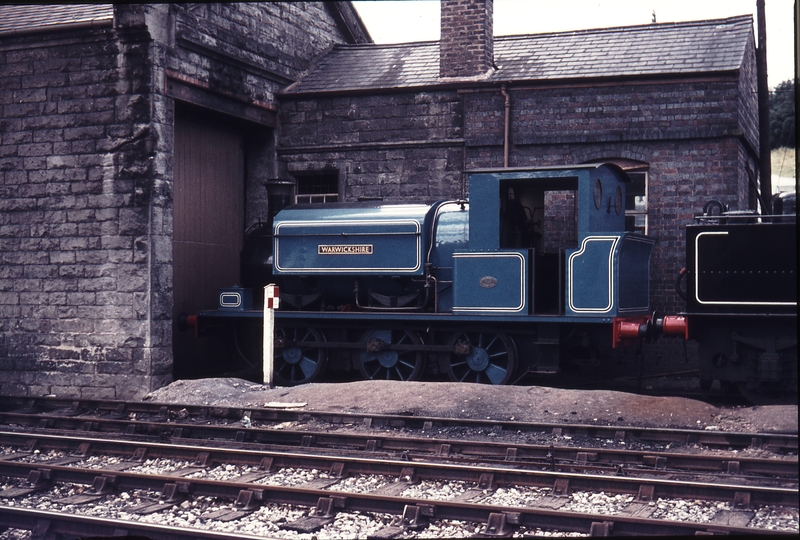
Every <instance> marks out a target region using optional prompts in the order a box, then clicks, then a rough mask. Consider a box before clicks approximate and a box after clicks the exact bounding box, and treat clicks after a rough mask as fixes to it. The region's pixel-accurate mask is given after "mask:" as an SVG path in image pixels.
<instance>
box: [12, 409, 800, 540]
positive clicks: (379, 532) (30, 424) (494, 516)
mask: <svg viewBox="0 0 800 540" xmlns="http://www.w3.org/2000/svg"><path fill="white" fill-rule="evenodd" d="M0 411H2V412H0V423H2V424H3V427H2V428H0V446H2V448H3V454H2V455H0V482H2V487H3V490H2V495H0V497H2V498H0V525H1V526H5V527H10V528H12V529H26V530H39V531H41V530H45V531H50V532H51V533H53V534H75V533H74V531H76V530H80V531H81V532H80V534H81V535H86V534H87V531H89V532H91V533H92V534H95V535H100V534H106V533H104V532H102V531H106V530H110V529H107V528H108V527H111V528H112V529H113V530H115V531H128V534H143V535H146V536H148V537H151V538H160V537H165V538H166V537H170V538H178V537H198V538H214V537H219V536H214V534H220V533H221V532H224V531H226V530H227V531H228V532H231V531H233V532H236V534H237V535H239V534H242V535H246V534H249V533H248V526H249V527H250V528H251V529H252V528H253V527H254V526H253V523H255V522H259V523H270V524H272V527H273V528H272V529H270V530H269V531H263V530H262V531H261V532H260V533H259V534H261V535H262V537H263V535H264V534H267V535H268V536H270V537H275V536H280V535H281V534H282V533H281V531H295V532H314V533H315V534H317V533H318V531H321V530H326V528H329V527H335V526H336V522H337V521H341V520H342V519H343V516H353V515H356V516H360V518H361V519H362V520H367V521H368V523H369V524H368V525H364V527H366V528H367V529H364V528H362V529H360V532H359V534H356V536H359V535H361V536H364V535H366V536H370V537H379V538H391V537H395V536H398V535H403V534H412V535H414V534H420V535H422V536H431V535H433V536H435V534H434V533H433V532H432V531H433V530H434V529H435V528H436V527H441V526H442V524H449V523H459V524H463V525H460V527H462V529H460V530H462V532H463V531H464V530H467V531H471V533H473V534H474V533H477V534H482V535H486V536H504V535H507V534H510V533H512V532H514V531H521V532H523V533H526V532H527V533H531V532H536V531H557V532H576V533H584V534H665V535H666V534H695V533H701V534H702V533H707V532H714V533H728V534H753V533H754V532H758V533H762V532H774V533H781V532H784V533H788V532H791V528H788V529H787V530H783V531H781V530H769V529H763V528H754V526H753V525H754V524H756V525H757V523H758V521H759V519H758V516H759V515H761V514H764V512H767V513H768V512H774V511H775V509H788V510H787V511H788V512H789V513H790V514H791V513H793V514H794V515H796V513H797V506H798V491H797V483H798V479H797V457H796V456H797V438H796V435H795V436H792V435H782V436H779V435H768V436H767V435H763V436H760V435H756V436H754V435H753V434H730V433H726V434H720V433H713V434H709V433H705V432H690V431H688V430H679V431H677V432H673V433H670V432H669V430H643V431H642V430H639V429H638V428H629V429H628V428H626V429H620V428H615V431H614V433H613V436H612V438H611V439H605V438H604V437H607V436H608V435H609V433H608V432H606V431H605V430H604V429H601V428H598V427H597V426H567V425H561V426H557V427H551V426H542V425H533V424H525V425H523V424H521V423H511V424H514V425H513V426H510V425H508V424H509V423H505V424H506V425H504V424H503V423H497V422H493V423H492V424H491V425H489V424H488V423H475V422H474V421H473V422H466V423H462V422H463V421H460V420H449V419H430V418H428V419H420V418H414V417H388V416H379V417H363V416H348V415H344V416H343V415H332V416H326V415H325V414H324V413H321V414H319V415H309V414H308V413H302V412H298V411H285V410H266V409H259V410H250V411H244V410H236V409H229V408H225V409H216V410H212V409H208V408H201V407H188V406H180V405H160V404H142V403H120V402H95V401H92V402H83V401H71V402H68V403H67V402H66V401H59V400H52V399H51V400H47V399H44V400H24V401H20V400H19V399H16V398H14V399H12V398H3V399H0ZM132 417H133V418H132ZM134 418H135V419H134ZM290 418H291V420H290ZM420 422H421V424H420ZM299 424H306V426H305V427H306V429H304V430H301V429H296V428H298V427H299ZM325 425H327V427H325ZM409 425H412V427H413V429H415V430H418V431H419V434H417V435H413V434H411V433H409ZM417 425H418V426H417ZM465 425H469V429H476V428H477V429H479V430H480V429H491V430H493V431H491V432H492V433H494V432H498V433H500V432H502V431H503V430H506V431H509V428H511V427H513V428H515V431H514V432H513V433H516V434H517V435H520V434H537V435H536V437H539V435H538V434H539V433H541V431H542V430H543V429H544V430H548V429H549V431H550V433H549V435H550V436H551V437H552V438H554V439H555V440H554V441H552V442H551V443H550V444H545V445H542V444H527V443H522V442H519V441H518V440H517V441H515V442H514V444H509V443H508V442H505V441H500V442H495V441H489V442H486V441H476V440H467V439H455V438H447V437H442V436H440V434H439V432H440V431H441V432H445V433H450V432H452V431H453V430H458V429H463V428H464V426H465ZM343 426H346V427H348V428H353V427H357V428H358V429H359V430H361V431H363V432H362V433H357V432H347V431H348V430H342V429H340V428H342V427H343ZM554 430H555V431H556V433H553V431H554ZM559 430H561V431H559ZM565 430H566V431H568V432H570V433H581V434H583V435H580V436H575V437H572V436H570V435H565V434H564V431H565ZM592 430H595V431H596V432H595V433H593V434H589V431H592ZM398 431H399V432H400V433H398ZM708 435H714V436H717V437H716V438H711V439H705V437H706V436H708ZM594 436H599V439H596V440H598V441H603V443H607V442H609V441H610V442H611V443H616V444H622V443H624V445H625V446H628V447H632V446H636V445H635V444H633V443H634V441H637V442H638V444H640V445H642V446H650V447H652V446H658V445H663V446H667V445H670V444H672V443H670V442H665V441H668V440H671V441H676V440H678V441H682V444H687V443H689V444H691V445H693V446H699V445H701V444H702V445H703V446H706V445H707V443H708V444H710V445H717V446H721V445H727V446H726V448H736V447H737V445H739V447H740V448H752V447H753V446H754V445H757V446H759V447H760V449H761V452H762V453H763V451H768V452H773V453H774V456H772V458H771V459H764V458H760V457H759V458H755V457H753V458H751V457H745V456H742V455H741V454H742V453H744V452H742V453H733V451H731V450H726V451H725V452H721V453H720V454H719V455H716V454H715V453H713V452H701V453H696V452H695V453H685V452H683V453H682V452H668V451H654V450H653V449H652V448H640V449H630V448H626V449H622V448H601V447H598V446H594V447H591V446H587V447H583V446H575V445H574V441H575V439H576V438H577V437H584V438H585V439H587V440H588V439H589V438H591V437H594ZM636 436H642V437H644V438H643V439H636V438H635V437H636ZM559 438H560V443H558V440H557V439H559ZM652 440H656V441H657V442H656V443H652V442H646V441H652ZM642 441H645V442H642ZM700 441H702V442H700ZM557 443H558V444H557ZM565 443H566V444H567V445H564V444H565ZM291 476H294V477H296V479H297V480H296V481H292V482H288V481H287V480H286V479H287V478H288V477H291ZM604 498H605V499H612V500H613V501H614V502H613V504H611V503H609V504H610V506H613V508H612V509H611V510H608V509H606V510H603V509H602V508H601V509H600V510H598V511H587V510H581V509H579V508H580V505H579V503H580V502H581V501H582V500H595V502H596V501H597V500H601V499H604ZM133 500H136V501H137V502H136V504H133V503H132V502H131V501H133ZM676 500H677V501H685V500H689V501H693V502H694V504H701V503H702V505H704V506H705V507H706V508H710V509H711V510H713V511H709V512H707V513H708V514H709V515H708V516H707V521H706V522H687V521H674V520H673V521H670V520H665V519H660V516H662V515H663V514H664V511H663V510H664V508H667V507H669V506H670V505H671V504H673V502H672V501H676ZM609 504H607V505H606V506H609ZM98 506H99V507H103V508H106V509H109V508H112V509H113V508H116V509H117V510H118V511H117V514H116V515H117V517H115V518H108V517H103V518H100V517H97V516H96V515H93V511H92V510H91V509H92V508H97V507H98ZM42 507H44V508H45V509H46V511H47V516H50V517H45V515H43V514H37V512H40V511H41V510H42ZM187 508H188V509H191V510H195V509H200V510H202V512H200V513H199V514H197V515H196V516H195V518H194V520H192V522H181V521H180V520H177V521H176V520H172V524H171V523H170V521H169V520H166V524H165V526H166V527H167V529H164V531H158V530H156V529H157V527H158V525H156V524H154V523H149V524H147V525H145V524H144V523H143V521H142V520H143V519H144V517H146V516H151V515H153V514H155V515H165V514H166V515H168V514H169V512H178V513H180V512H181V511H184V513H186V512H188V510H187ZM280 508H290V509H293V510H291V512H293V513H291V512H290V513H291V516H290V515H289V514H287V512H289V511H287V510H278V509H280ZM137 509H138V510H137ZM298 509H299V510H298ZM134 510H136V511H134ZM781 511H783V510H781ZM275 512H277V513H278V514H280V515H282V516H283V517H277V518H276V517H275V515H273V514H275ZM281 512H283V514H281ZM112 513H113V512H112ZM191 515H195V514H191ZM119 516H121V517H119ZM83 517H85V518H86V519H85V521H81V520H82V519H83ZM109 519H110V520H111V521H108V520H109ZM347 519H352V518H347ZM248 520H250V521H248ZM175 522H178V523H179V524H181V526H182V527H186V528H187V531H188V532H186V533H184V532H181V533H180V534H177V533H174V531H171V530H170V529H169V528H170V527H172V528H174V527H175V525H174V523H175ZM129 523H130V524H129ZM237 524H238V525H237ZM276 524H278V525H276ZM162 525H164V523H162ZM748 525H749V526H748ZM200 526H202V527H206V528H207V529H208V531H207V532H202V533H201V532H200V531H201V529H199V528H198V527H200ZM237 526H238V527H239V528H236V527H237ZM141 527H144V528H141ZM230 527H234V528H233V529H231V528H230ZM62 531H65V532H62ZM213 531H216V532H213ZM365 531H366V532H365ZM340 532H341V531H340ZM450 532H451V533H452V531H450ZM795 532H796V531H795ZM36 534H39V533H36ZM192 534H194V535H195V536H192ZM320 534H321V532H320ZM334 536H335V534H334ZM351 536H352V535H351Z"/></svg>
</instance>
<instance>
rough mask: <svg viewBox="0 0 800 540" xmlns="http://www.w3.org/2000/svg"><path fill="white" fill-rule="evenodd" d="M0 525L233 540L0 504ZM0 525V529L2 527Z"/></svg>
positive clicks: (57, 533)
mask: <svg viewBox="0 0 800 540" xmlns="http://www.w3.org/2000/svg"><path fill="white" fill-rule="evenodd" d="M0 525H2V527H8V528H11V529H25V530H28V531H35V532H36V535H37V536H36V538H52V537H69V538H79V537H86V536H87V535H90V536H93V537H108V538H110V537H116V536H140V537H142V536H143V537H144V538H149V539H151V540H162V539H163V540H172V539H184V538H185V539H187V540H189V539H208V540H230V538H231V536H232V535H231V533H224V532H216V531H208V530H204V529H185V528H181V527H174V526H170V525H156V524H152V523H143V522H139V521H125V520H121V519H108V518H98V517H93V516H84V515H80V514H68V513H64V512H53V511H50V510H48V511H43V510H33V509H30V508H19V507H8V506H2V505H0ZM2 527H0V529H2ZM234 536H235V537H236V538H241V539H243V540H264V538H265V537H263V536H252V535H248V534H240V533H236V534H235V535H234Z"/></svg>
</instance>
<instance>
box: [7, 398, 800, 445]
mask: <svg viewBox="0 0 800 540" xmlns="http://www.w3.org/2000/svg"><path fill="white" fill-rule="evenodd" d="M58 409H64V410H66V411H68V412H69V414H71V415H73V416H77V415H79V414H82V413H84V412H86V411H88V410H101V411H107V413H108V414H112V415H116V416H117V417H122V416H128V415H130V414H131V413H134V414H151V415H153V416H156V417H163V418H167V417H169V416H171V417H172V418H179V417H180V416H181V415H186V416H189V417H197V418H201V419H202V418H230V419H237V420H241V419H242V418H243V417H244V416H245V415H247V416H248V417H249V418H250V419H251V421H253V422H291V421H295V422H308V421H311V420H312V419H313V420H317V421H320V422H327V423H331V424H354V425H363V426H366V427H390V428H408V429H433V428H434V427H436V428H442V427H451V426H454V427H468V428H471V429H487V428H488V429H495V430H505V431H510V432H522V433H532V432H538V433H551V434H555V435H571V436H585V437H595V438H605V439H612V440H623V441H627V440H639V441H647V442H653V443H664V444H666V443H677V444H697V445H702V446H708V447H722V448H729V447H733V448H764V449H771V450H774V451H778V452H791V453H795V454H796V453H797V451H798V441H797V433H796V432H795V433H741V432H725V431H707V430H690V429H668V428H644V427H636V426H624V425H621V426H612V425H609V426H601V425H590V424H560V423H540V422H518V421H510V420H500V419H487V420H484V419H471V418H461V419H452V418H440V417H429V416H405V415H386V414H369V413H341V412H328V411H295V410H286V409H285V408H243V407H215V406H209V405H187V404H175V403H170V404H166V403H151V402H125V401H115V400H108V401H103V400H85V399H81V400H76V399H65V398H50V397H39V398H29V397H20V396H0V411H12V410H16V412H23V411H27V412H36V411H42V410H58Z"/></svg>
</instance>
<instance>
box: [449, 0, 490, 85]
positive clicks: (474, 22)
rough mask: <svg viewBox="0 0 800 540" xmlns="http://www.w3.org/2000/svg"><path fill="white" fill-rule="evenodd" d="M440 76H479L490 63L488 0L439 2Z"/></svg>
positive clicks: (485, 70) (488, 67) (486, 69)
mask: <svg viewBox="0 0 800 540" xmlns="http://www.w3.org/2000/svg"><path fill="white" fill-rule="evenodd" d="M441 5H442V7H441V39H440V42H439V76H440V77H474V76H479V75H483V74H484V73H486V72H487V71H488V70H489V69H491V68H492V64H493V62H494V41H493V40H494V32H493V28H492V26H493V22H492V11H493V4H492V0H443V1H442V3H441Z"/></svg>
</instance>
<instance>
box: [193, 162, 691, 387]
mask: <svg viewBox="0 0 800 540" xmlns="http://www.w3.org/2000/svg"><path fill="white" fill-rule="evenodd" d="M467 174H468V181H469V186H470V201H469V202H468V201H464V200H455V201H444V202H435V203H433V204H385V203H382V202H363V203H334V204H325V205H313V204H303V205H287V206H286V207H285V208H282V206H284V203H288V198H284V199H283V200H282V201H280V200H277V199H276V200H271V201H270V203H271V204H270V206H271V207H272V208H271V210H273V211H276V213H275V214H273V217H272V218H271V219H270V222H268V223H266V224H261V225H258V226H256V227H255V228H253V229H252V230H251V231H249V234H248V235H247V237H246V240H245V248H244V250H243V258H242V282H243V286H242V287H231V288H227V289H223V290H221V291H220V295H219V298H220V302H219V306H218V307H217V309H214V310H209V311H202V312H200V313H198V314H197V316H196V317H194V318H192V323H193V326H195V329H196V331H197V332H198V334H201V335H205V334H209V333H213V332H215V331H218V330H220V329H221V328H228V329H231V328H232V329H233V330H234V332H235V333H236V335H241V336H245V335H247V334H248V333H249V335H250V336H251V337H253V336H255V337H254V339H255V344H254V345H253V347H252V349H253V350H254V351H255V355H256V358H255V359H256V360H257V359H258V358H260V354H261V353H260V343H259V342H257V339H258V336H259V335H260V325H261V321H262V316H263V315H262V308H261V306H262V305H263V297H261V295H262V294H263V286H264V285H266V284H267V283H275V284H277V285H278V286H279V289H280V302H281V303H280V307H281V308H280V309H279V310H277V311H276V312H275V325H276V339H275V351H274V359H275V364H274V377H275V382H276V383H278V384H280V385H296V384H301V383H307V382H310V381H313V380H315V379H317V378H318V377H319V375H320V374H321V373H323V372H324V371H325V370H326V367H327V366H329V364H333V365H335V366H336V367H337V368H350V369H358V370H359V371H360V373H361V375H362V376H363V377H364V378H367V379H394V380H417V379H419V378H421V377H422V376H423V375H424V374H425V373H446V374H447V376H448V377H449V379H450V380H453V381H469V382H478V383H491V384H508V383H513V382H515V381H516V380H518V379H519V378H521V377H522V376H524V375H526V374H529V373H548V374H550V373H556V372H558V371H559V369H560V366H561V365H562V363H563V362H564V361H565V360H567V359H580V358H591V357H595V356H596V355H597V354H598V351H612V352H613V349H614V348H617V347H619V346H621V345H627V344H631V343H635V342H637V341H638V340H639V339H640V338H643V337H649V336H651V335H653V333H654V331H655V330H661V331H666V332H670V333H675V334H680V335H685V334H686V332H687V329H686V325H685V324H684V323H685V318H684V317H683V316H674V317H665V318H661V319H658V320H652V315H651V309H650V291H649V286H650V270H649V267H650V255H651V252H652V249H653V246H654V244H655V240H654V239H652V238H649V237H647V236H645V235H641V234H638V233H633V232H628V231H626V227H625V209H624V202H625V197H626V185H627V184H628V183H629V179H628V177H627V175H626V174H625V173H624V172H623V171H622V170H621V169H620V168H618V167H617V166H616V165H613V164H592V165H580V166H570V167H549V168H537V169H515V168H505V169H491V170H490V169H486V170H476V171H471V172H469V173H467ZM277 210H280V211H277ZM246 343H247V340H246V339H245V338H243V337H242V338H237V347H238V348H239V350H240V352H242V354H243V355H244V356H247V352H246V350H247V345H246Z"/></svg>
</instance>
